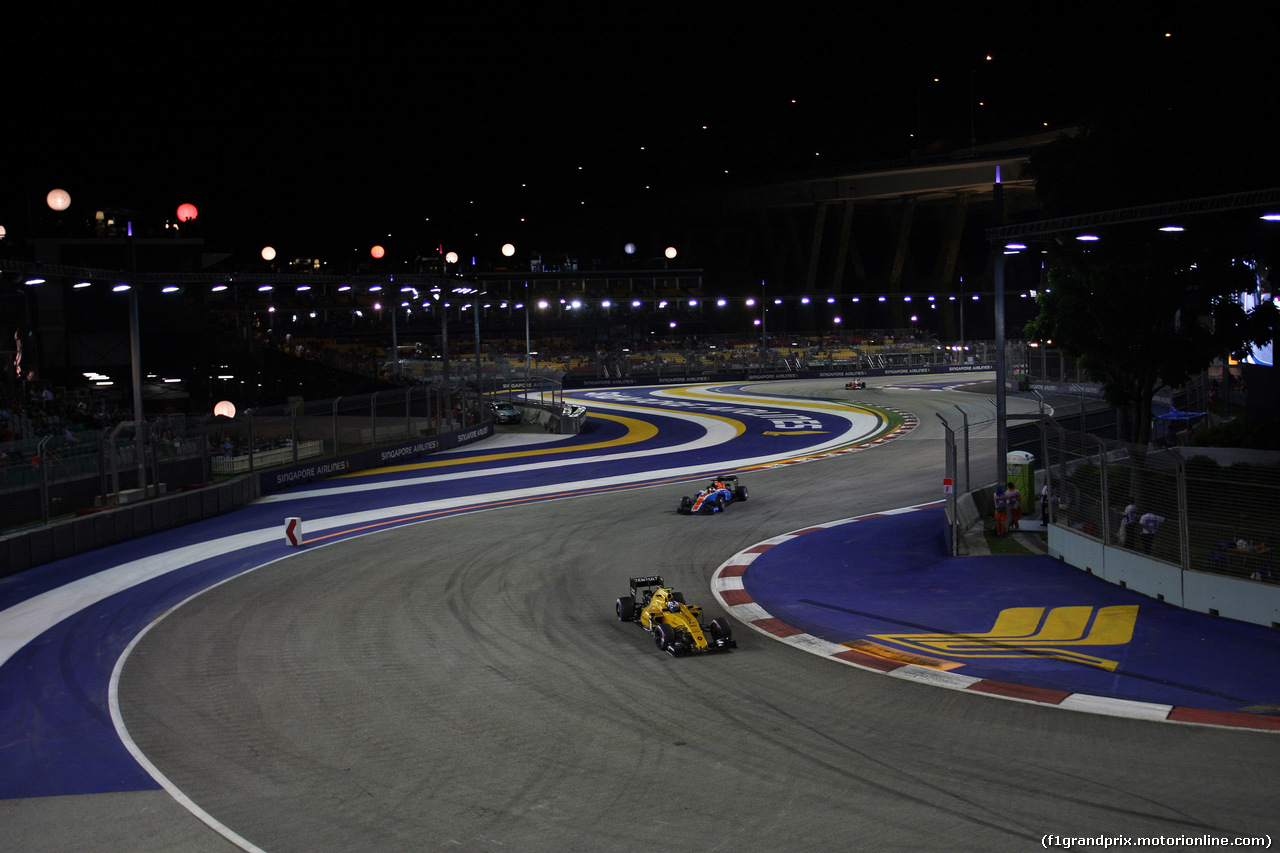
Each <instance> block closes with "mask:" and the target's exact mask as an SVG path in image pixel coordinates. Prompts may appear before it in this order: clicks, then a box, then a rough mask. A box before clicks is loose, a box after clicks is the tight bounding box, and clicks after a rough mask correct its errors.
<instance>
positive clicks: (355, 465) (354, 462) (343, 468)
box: [258, 421, 493, 495]
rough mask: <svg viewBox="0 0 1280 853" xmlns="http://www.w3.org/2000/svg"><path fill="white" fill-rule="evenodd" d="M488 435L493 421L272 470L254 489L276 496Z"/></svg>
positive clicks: (417, 457)
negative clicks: (316, 482) (317, 481)
mask: <svg viewBox="0 0 1280 853" xmlns="http://www.w3.org/2000/svg"><path fill="white" fill-rule="evenodd" d="M491 435H493V421H485V422H484V423H482V424H480V425H478V426H474V427H468V428H467V429H463V430H458V431H457V432H451V433H445V434H444V435H434V436H431V437H430V438H419V439H415V440H413V441H405V442H401V443H400V444H389V445H387V446H386V447H375V448H373V449H371V450H361V451H360V452H358V453H348V454H346V455H344V456H336V457H333V458H331V459H323V460H319V461H316V462H311V463H309V464H306V465H296V466H294V467H292V468H275V469H272V470H270V471H266V472H264V473H262V474H261V475H259V477H258V489H259V492H260V493H261V494H264V495H265V494H267V493H268V492H278V491H280V490H281V489H287V488H289V487H290V486H299V485H302V484H303V483H311V482H314V481H316V480H324V479H326V478H328V477H336V476H338V475H340V474H351V473H353V472H355V471H363V470H365V469H366V468H381V467H383V466H385V465H400V464H403V463H405V462H411V461H413V460H414V459H419V458H421V457H423V456H430V455H431V454H432V453H439V452H440V451H441V450H450V449H452V448H454V447H463V446H464V445H467V444H471V443H472V442H474V441H479V440H480V439H482V438H488V437H489V436H491Z"/></svg>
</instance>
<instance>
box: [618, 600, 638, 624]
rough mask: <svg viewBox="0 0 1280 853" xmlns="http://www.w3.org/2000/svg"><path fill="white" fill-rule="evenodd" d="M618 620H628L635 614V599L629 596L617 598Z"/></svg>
mask: <svg viewBox="0 0 1280 853" xmlns="http://www.w3.org/2000/svg"><path fill="white" fill-rule="evenodd" d="M617 610H618V621H619V622H630V621H631V620H632V619H633V618H635V615H636V601H635V599H634V598H631V597H630V596H628V597H626V598H619V599H618V604H617Z"/></svg>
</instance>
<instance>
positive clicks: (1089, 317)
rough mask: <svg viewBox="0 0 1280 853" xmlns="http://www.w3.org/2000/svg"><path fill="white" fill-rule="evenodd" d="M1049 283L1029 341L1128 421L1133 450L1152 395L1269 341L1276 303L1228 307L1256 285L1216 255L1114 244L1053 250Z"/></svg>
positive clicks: (1145, 432) (1239, 265)
mask: <svg viewBox="0 0 1280 853" xmlns="http://www.w3.org/2000/svg"><path fill="white" fill-rule="evenodd" d="M1047 283H1048V288H1047V290H1046V292H1044V293H1042V294H1040V295H1039V296H1038V297H1037V301H1038V305H1039V309H1040V313H1039V315H1038V316H1037V317H1036V318H1035V319H1034V320H1032V321H1031V322H1030V323H1029V324H1028V325H1027V328H1026V334H1027V336H1028V337H1029V338H1030V339H1033V340H1045V341H1048V340H1051V341H1053V343H1054V344H1055V345H1057V346H1059V347H1061V348H1062V349H1063V350H1064V351H1066V352H1067V353H1068V354H1069V355H1071V356H1073V357H1075V358H1076V359H1077V361H1078V364H1079V365H1080V367H1081V369H1082V370H1084V372H1085V373H1086V375H1088V376H1089V378H1090V379H1091V380H1093V381H1095V382H1098V383H1100V384H1101V385H1102V388H1103V393H1104V395H1105V397H1106V400H1107V402H1108V403H1109V404H1110V405H1112V406H1114V407H1116V408H1117V409H1118V410H1120V411H1121V412H1123V413H1125V416H1126V421H1127V424H1126V430H1125V431H1126V438H1128V440H1130V441H1133V442H1136V443H1140V444H1145V443H1146V441H1147V440H1148V438H1149V436H1150V428H1151V401H1152V398H1153V397H1154V396H1155V394H1156V393H1157V392H1158V391H1160V390H1161V389H1162V388H1166V387H1170V388H1176V387H1180V386H1182V385H1184V384H1185V383H1186V382H1187V381H1188V380H1190V379H1191V378H1193V377H1195V376H1197V375H1199V374H1200V372H1201V371H1203V370H1204V369H1205V368H1207V367H1208V366H1209V365H1210V364H1211V363H1212V362H1213V361H1214V359H1216V358H1220V357H1222V356H1224V355H1226V354H1228V353H1230V354H1233V355H1243V354H1244V352H1245V351H1246V350H1247V349H1248V347H1249V346H1250V345H1251V344H1258V343H1263V342H1266V341H1269V340H1271V339H1272V338H1273V337H1274V334H1275V331H1274V330H1275V317H1276V309H1275V307H1274V304H1272V303H1266V304H1264V306H1263V307H1262V308H1259V309H1257V310H1255V311H1253V312H1252V313H1249V314H1246V312H1245V310H1244V309H1243V308H1242V307H1241V305H1240V303H1239V302H1237V301H1236V300H1235V299H1234V298H1233V297H1235V296H1237V295H1239V294H1240V293H1243V292H1245V291H1246V290H1251V289H1253V288H1255V287H1256V286H1257V274H1256V273H1255V271H1254V269H1253V267H1252V266H1251V265H1250V264H1249V263H1247V262H1245V261H1244V260H1242V259H1239V258H1235V257H1233V256H1232V254H1231V253H1230V252H1228V251H1225V250H1223V249H1222V248H1219V247H1212V246H1204V245H1199V244H1194V245H1191V244H1176V245H1163V246H1158V247H1157V246H1154V245H1150V244H1145V243H1143V242H1139V241H1126V240H1125V239H1123V238H1121V237H1119V236H1118V235H1111V236H1110V237H1109V239H1107V240H1106V241H1103V242H1099V243H1094V244H1090V248H1087V249H1086V248H1081V246H1080V244H1077V243H1076V242H1075V241H1070V243H1069V244H1064V245H1061V246H1055V248H1054V249H1052V250H1051V251H1050V253H1049V258H1048V263H1047Z"/></svg>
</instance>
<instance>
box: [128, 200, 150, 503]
mask: <svg viewBox="0 0 1280 853" xmlns="http://www.w3.org/2000/svg"><path fill="white" fill-rule="evenodd" d="M128 235H129V237H128V239H129V363H130V368H131V371H132V377H133V420H134V423H135V424H137V426H135V427H134V441H135V443H137V444H138V448H137V453H136V454H135V457H136V461H137V463H138V488H139V489H142V490H143V494H144V495H145V494H146V491H145V490H146V488H147V466H146V462H145V460H144V458H143V456H144V453H143V446H142V443H143V441H145V437H142V436H143V431H142V336H141V332H140V331H139V327H138V250H137V246H136V245H135V244H134V242H133V223H132V222H130V223H129V224H128ZM140 437H142V440H141V441H140V440H139V439H140Z"/></svg>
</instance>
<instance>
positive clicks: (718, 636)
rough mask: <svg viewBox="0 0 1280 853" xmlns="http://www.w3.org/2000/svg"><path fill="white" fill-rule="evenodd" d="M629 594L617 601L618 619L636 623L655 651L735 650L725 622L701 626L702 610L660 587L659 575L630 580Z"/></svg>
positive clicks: (683, 652) (735, 645)
mask: <svg viewBox="0 0 1280 853" xmlns="http://www.w3.org/2000/svg"><path fill="white" fill-rule="evenodd" d="M630 590H631V591H630V592H629V593H627V595H625V596H623V597H622V598H619V599H618V604H617V611H618V619H620V620H621V621H623V622H639V623H640V627H642V628H644V629H645V630H646V631H648V632H649V633H651V634H653V639H654V642H655V643H657V645H658V648H660V649H662V650H663V651H664V652H667V653H668V654H670V655H671V656H672V657H678V656H680V655H685V654H690V653H692V652H716V651H724V650H726V649H736V648H737V647H738V644H737V643H736V642H735V641H734V639H733V631H732V630H731V629H730V627H729V620H728V619H712V620H711V621H710V622H709V623H707V624H706V625H703V624H702V608H701V607H698V606H697V605H688V604H685V601H684V595H683V594H681V593H679V592H674V591H673V590H672V589H671V588H670V587H667V586H663V580H662V577H661V576H660V575H650V576H648V577H642V578H631V583H630Z"/></svg>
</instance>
